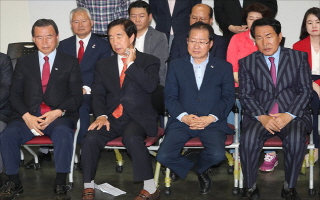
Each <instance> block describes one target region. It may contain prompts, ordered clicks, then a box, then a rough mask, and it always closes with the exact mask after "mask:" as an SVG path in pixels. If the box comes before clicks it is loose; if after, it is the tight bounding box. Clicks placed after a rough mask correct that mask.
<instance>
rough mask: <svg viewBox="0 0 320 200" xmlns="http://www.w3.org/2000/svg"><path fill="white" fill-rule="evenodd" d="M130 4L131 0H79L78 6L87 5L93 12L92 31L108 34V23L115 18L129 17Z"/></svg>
mask: <svg viewBox="0 0 320 200" xmlns="http://www.w3.org/2000/svg"><path fill="white" fill-rule="evenodd" d="M129 4H130V0H77V5H78V7H85V8H87V9H88V10H89V11H90V13H91V16H92V20H93V21H94V25H93V28H92V32H93V33H95V34H100V35H105V34H107V27H108V24H109V23H110V22H112V21H113V20H116V19H120V18H127V19H128V18H129V14H128V8H129Z"/></svg>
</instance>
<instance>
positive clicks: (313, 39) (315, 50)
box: [293, 7, 320, 165]
mask: <svg viewBox="0 0 320 200" xmlns="http://www.w3.org/2000/svg"><path fill="white" fill-rule="evenodd" d="M293 49H295V50H299V51H304V52H307V53H308V61H309V65H310V67H311V74H312V80H313V83H312V86H313V90H314V91H313V98H312V101H311V107H312V110H313V141H314V144H315V148H316V149H315V154H314V162H316V161H317V160H318V157H319V156H318V148H319V132H318V110H319V109H320V8H317V7H313V8H310V9H309V10H307V12H306V14H305V15H304V18H303V21H302V26H301V33H300V41H299V42H297V43H295V44H294V45H293ZM308 157H309V154H307V155H306V160H308ZM308 164H309V162H307V165H308Z"/></svg>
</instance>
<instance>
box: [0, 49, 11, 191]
mask: <svg viewBox="0 0 320 200" xmlns="http://www.w3.org/2000/svg"><path fill="white" fill-rule="evenodd" d="M12 74H13V68H12V63H11V59H10V57H9V56H7V55H6V54H4V53H1V52H0V77H1V79H0V134H1V132H2V131H3V129H4V128H5V127H6V126H7V123H8V117H9V115H10V113H11V109H10V104H9V91H10V85H11V80H12ZM2 172H3V162H2V156H1V154H0V174H1V173H2ZM2 184H3V181H1V178H0V187H2Z"/></svg>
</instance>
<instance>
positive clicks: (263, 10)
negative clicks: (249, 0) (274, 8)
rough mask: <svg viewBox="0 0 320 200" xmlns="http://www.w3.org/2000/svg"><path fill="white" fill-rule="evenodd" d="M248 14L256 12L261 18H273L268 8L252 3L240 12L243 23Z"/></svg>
mask: <svg viewBox="0 0 320 200" xmlns="http://www.w3.org/2000/svg"><path fill="white" fill-rule="evenodd" d="M249 12H257V13H260V14H261V15H262V17H269V18H273V17H272V14H271V10H270V8H269V7H268V6H266V5H264V4H262V3H253V4H250V5H248V6H247V7H245V9H243V12H242V18H243V20H244V21H246V20H247V17H248V14H249Z"/></svg>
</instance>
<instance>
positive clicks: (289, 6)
mask: <svg viewBox="0 0 320 200" xmlns="http://www.w3.org/2000/svg"><path fill="white" fill-rule="evenodd" d="M130 1H133V0H130ZM146 1H147V2H148V0H146ZM203 3H205V4H208V5H210V6H212V7H213V0H203ZM75 7H76V2H75V0H68V1H61V0H60V1H59V0H42V1H39V0H21V1H19V0H14V1H13V0H0V51H1V52H4V53H6V52H7V47H8V44H9V43H13V42H26V41H31V33H30V31H31V26H32V24H33V23H34V22H35V21H36V20H37V19H40V18H48V19H53V20H54V21H55V22H56V23H57V25H58V28H59V31H60V40H63V39H65V38H67V37H70V36H71V35H72V32H71V30H70V25H69V13H70V11H71V10H72V9H73V8H75ZM311 7H320V0H278V14H277V16H276V19H278V20H279V21H280V22H281V24H282V32H283V36H285V37H286V43H285V46H286V47H292V45H293V43H295V42H296V41H298V40H299V32H300V26H301V22H302V18H303V15H304V13H305V11H306V10H307V9H308V8H311ZM151 25H152V26H154V25H155V23H154V22H152V24H151ZM213 28H214V30H215V33H216V34H218V35H222V33H221V32H220V30H219V27H218V26H217V25H216V24H214V25H213Z"/></svg>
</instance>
